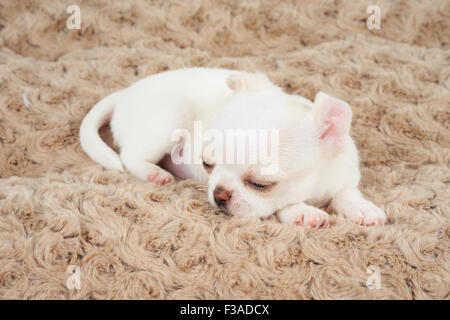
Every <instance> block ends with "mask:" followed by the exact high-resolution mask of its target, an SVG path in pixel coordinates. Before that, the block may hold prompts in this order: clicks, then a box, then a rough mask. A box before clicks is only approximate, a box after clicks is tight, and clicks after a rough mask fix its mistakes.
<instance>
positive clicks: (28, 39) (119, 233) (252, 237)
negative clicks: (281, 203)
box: [0, 0, 450, 299]
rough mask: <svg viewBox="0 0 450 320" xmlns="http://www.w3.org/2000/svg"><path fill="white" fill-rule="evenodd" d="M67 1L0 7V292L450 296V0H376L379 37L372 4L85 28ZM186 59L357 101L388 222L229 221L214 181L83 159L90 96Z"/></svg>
mask: <svg viewBox="0 0 450 320" xmlns="http://www.w3.org/2000/svg"><path fill="white" fill-rule="evenodd" d="M69 4H72V3H68V2H66V1H52V2H51V3H47V4H45V2H44V1H37V0H36V1H15V0H4V1H2V3H1V5H0V177H1V180H0V298H3V299H6V298H19V299H44V298H57V299H181V298H183V299H188V298H193V299H217V298H231V299H236V298H244V299H247V298H250V299H343V298H347V299H362V298H363V299H373V298H377V299H379V298H380V299H384V298H394V299H436V298H440V299H448V298H449V291H450V257H449V251H450V224H449V222H450V203H449V199H450V191H449V189H450V188H449V183H450V169H449V165H450V160H449V159H450V151H449V148H450V111H449V110H450V98H449V97H450V94H449V90H450V80H449V76H450V51H449V49H450V47H449V39H450V3H449V1H446V0H442V1H431V0H430V1H406V0H405V1H387V0H383V1H381V0H380V1H377V4H378V5H379V6H380V8H381V29H380V30H369V29H368V28H367V27H366V19H367V17H368V14H367V13H366V8H367V7H368V6H369V5H371V4H374V3H373V1H358V2H355V1H320V2H319V1H302V2H301V3H300V2H298V3H297V2H294V1H279V0H274V1H264V2H255V1H186V2H184V1H166V0H164V1H162V0H161V1H153V2H151V3H148V2H146V1H131V0H130V1H120V2H119V1H117V2H116V1H95V2H94V1H79V2H78V5H79V6H80V8H81V30H69V29H68V28H67V27H66V20H67V18H68V17H69V14H67V13H66V8H67V6H68V5H69ZM190 66H211V67H226V68H234V69H242V70H248V71H255V70H260V71H262V72H265V73H266V74H267V75H268V76H269V77H270V78H271V79H272V80H273V81H274V82H275V83H277V84H278V85H280V86H282V87H283V88H284V89H285V90H286V91H287V92H291V93H297V94H301V95H303V96H306V97H308V98H310V99H312V98H313V97H314V96H315V94H316V92H317V91H319V90H323V91H325V92H327V93H329V94H331V95H334V96H336V97H339V98H341V99H344V100H346V101H348V102H349V103H350V105H351V106H352V109H353V114H354V118H353V123H352V131H351V133H352V136H353V137H354V139H355V141H356V144H357V146H358V148H359V151H360V155H361V173H362V182H361V190H362V192H363V193H364V194H365V195H366V197H367V198H369V199H370V200H372V201H373V202H375V203H376V204H377V205H379V206H381V207H382V208H384V209H385V210H386V212H387V214H388V217H389V222H388V224H387V225H385V226H377V227H361V226H357V225H355V224H353V223H351V222H349V221H346V220H344V219H342V218H341V217H337V216H336V215H332V216H331V225H330V226H329V227H328V228H326V229H319V230H315V229H304V228H299V227H294V226H287V225H281V224H279V223H278V221H277V220H276V218H270V219H268V220H262V221H261V220H258V219H249V220H244V219H240V218H235V217H229V216H226V215H224V214H223V213H221V212H220V211H218V210H216V209H214V208H212V207H211V206H210V205H209V204H208V201H207V195H206V185H204V184H200V183H197V182H195V181H178V182H176V183H175V184H172V185H166V186H162V187H158V186H154V185H152V184H149V183H145V182H142V181H138V180H137V179H135V178H134V177H132V176H131V175H129V174H127V173H119V172H116V171H107V170H104V169H102V168H101V167H100V166H99V165H98V164H96V163H94V162H93V161H92V160H90V159H89V158H88V157H87V156H86V155H85V154H84V153H83V151H82V150H81V148H80V144H79V141H78V129H79V126H80V122H81V120H82V118H83V116H84V115H85V114H86V113H87V112H88V110H89V109H90V108H91V107H92V106H93V105H94V104H95V103H96V102H97V101H99V100H100V99H101V98H102V97H104V96H105V95H107V94H108V93H110V92H114V91H116V90H119V89H122V88H124V87H127V86H128V85H130V84H131V83H133V82H134V81H136V80H138V79H141V78H143V77H145V76H148V75H150V74H153V73H156V72H160V71H163V70H168V69H176V68H181V67H190ZM24 94H25V97H26V99H27V100H28V101H29V102H30V104H29V105H28V107H26V106H25V103H24ZM103 136H104V137H105V139H107V140H109V141H110V140H111V139H110V135H109V134H108V130H107V129H104V130H103ZM70 265H76V266H79V268H80V272H81V289H80V290H69V289H68V288H67V287H66V280H67V278H68V277H69V275H68V274H67V273H66V270H67V268H68V267H69V266H70ZM371 265H372V266H379V268H380V270H381V289H379V290H369V289H368V288H367V287H366V280H367V278H368V277H369V275H368V273H367V272H366V269H367V268H368V266H371Z"/></svg>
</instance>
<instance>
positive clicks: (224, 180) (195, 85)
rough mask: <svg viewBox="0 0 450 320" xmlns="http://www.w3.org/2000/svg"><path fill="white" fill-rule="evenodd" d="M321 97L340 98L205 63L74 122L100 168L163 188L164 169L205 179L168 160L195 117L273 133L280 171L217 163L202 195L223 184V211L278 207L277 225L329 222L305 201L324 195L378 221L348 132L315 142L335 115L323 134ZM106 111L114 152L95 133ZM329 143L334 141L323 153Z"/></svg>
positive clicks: (256, 212)
mask: <svg viewBox="0 0 450 320" xmlns="http://www.w3.org/2000/svg"><path fill="white" fill-rule="evenodd" d="M327 99H330V100H329V101H331V103H336V104H340V103H343V102H342V101H340V100H337V99H334V100H332V98H331V97H329V96H327V95H325V94H323V93H321V94H320V95H319V96H318V98H317V99H316V101H315V102H311V101H309V100H307V99H306V98H303V97H300V96H296V95H289V94H286V93H284V92H283V91H282V90H281V89H280V88H279V87H277V86H275V85H274V84H272V83H271V82H270V80H269V79H268V78H267V77H265V76H264V75H263V74H260V73H257V74H251V73H247V72H239V71H234V70H226V69H210V68H189V69H181V70H175V71H168V72H163V73H159V74H156V75H152V76H150V77H148V78H145V79H143V80H140V81H138V82H136V83H135V84H133V85H132V86H130V87H129V88H126V89H124V90H121V91H118V92H116V93H113V94H111V95H109V96H107V97H106V98H104V99H103V100H101V101H100V102H99V103H97V104H96V105H95V106H94V107H93V108H92V110H91V111H90V112H89V113H88V114H87V115H86V117H85V119H84V120H83V122H82V125H81V128H80V140H81V145H82V147H83V149H84V150H85V151H86V153H87V154H88V155H89V156H90V157H91V158H92V159H93V160H95V161H97V162H98V163H100V164H101V165H103V166H104V167H105V168H107V169H118V170H123V167H122V164H123V166H124V167H125V168H126V169H127V170H128V171H130V172H131V173H132V174H134V175H135V176H137V177H138V178H140V179H143V180H148V181H152V182H154V183H157V184H165V183H168V182H170V181H172V180H173V175H172V173H174V174H176V175H177V176H180V177H182V178H195V179H198V180H202V181H206V180H207V179H208V175H207V174H206V171H205V170H204V169H203V167H202V166H201V165H199V164H190V165H184V164H183V165H175V164H174V163H173V162H172V161H171V159H170V157H168V156H167V155H169V154H170V153H171V152H172V150H173V148H174V147H175V146H177V145H179V147H180V148H181V149H182V148H183V147H184V148H186V142H184V141H182V142H177V141H172V140H171V136H172V133H173V132H174V130H176V129H179V128H185V129H187V130H188V131H190V132H191V133H192V135H193V134H194V133H193V123H194V120H200V121H202V123H203V125H204V128H205V129H207V128H217V129H218V130H225V129H226V128H243V129H245V128H256V129H277V130H279V132H280V152H279V166H280V170H279V171H278V172H277V173H276V174H274V175H272V176H269V177H264V176H258V175H257V174H254V172H255V169H256V168H257V167H258V165H256V166H255V164H240V165H237V164H231V165H230V164H217V165H216V166H215V167H214V169H213V170H212V171H211V172H210V176H209V192H208V197H209V200H210V202H211V203H212V204H213V205H214V204H215V200H214V194H213V192H214V190H215V189H216V187H217V186H223V187H225V188H226V189H227V190H230V191H231V192H232V197H231V199H230V200H229V201H228V202H227V205H226V207H225V208H224V209H225V210H226V211H227V212H229V213H231V214H234V215H238V216H256V217H267V216H269V215H271V214H273V213H277V214H278V216H279V219H280V221H281V222H283V223H291V224H300V225H310V226H320V225H325V224H326V223H327V222H328V216H327V214H326V213H325V212H324V211H321V210H319V209H316V208H314V207H312V206H313V205H314V206H318V205H321V204H323V203H325V202H327V201H329V200H332V202H331V204H332V206H333V207H334V208H335V210H336V211H337V213H338V214H342V215H344V216H345V217H347V218H349V219H350V220H352V221H354V222H356V223H360V224H364V225H372V224H379V223H384V222H385V221H386V215H385V214H384V212H383V211H382V210H381V209H379V208H378V207H376V206H375V205H374V204H372V203H371V202H369V201H367V200H365V199H364V198H363V197H362V195H361V193H360V192H359V191H358V190H357V186H358V183H359V179H360V174H359V167H358V166H359V165H358V153H357V150H356V147H355V145H354V143H353V141H352V139H351V137H350V135H348V133H347V134H346V135H345V136H344V137H343V139H341V141H340V143H339V144H338V143H337V140H336V141H334V140H333V139H332V138H330V139H327V140H326V141H325V140H324V141H322V140H320V139H319V136H320V134H321V132H325V131H326V130H327V129H328V128H329V126H330V125H331V126H332V125H334V124H336V125H338V126H340V124H339V121H340V120H336V121H335V123H334V122H333V121H334V120H333V119H332V120H331V122H330V123H329V124H326V125H324V127H323V130H322V129H319V128H318V126H320V124H318V123H319V122H318V121H319V120H320V121H321V119H322V118H321V117H322V116H321V117H319V116H317V115H316V113H317V112H319V111H320V110H319V111H318V107H317V105H318V104H319V103H323V101H328V100H327ZM319 100H320V101H319ZM349 108H350V107H348V109H345V108H344V109H343V110H347V111H349V110H350V111H349V112H350V115H349V116H350V119H351V109H349ZM110 117H111V121H110V125H111V130H112V133H113V137H114V143H115V144H116V145H117V146H118V147H119V148H120V157H119V156H118V155H117V154H116V153H115V152H114V151H113V150H112V149H110V148H109V147H108V146H107V145H106V144H105V143H104V142H103V141H102V140H101V139H100V137H99V135H98V130H99V128H100V127H101V126H102V125H103V124H104V123H106V122H107V121H108V120H109V118H110ZM323 117H325V116H323ZM317 119H319V120H317ZM344 120H345V119H344ZM344 120H342V121H344ZM345 121H347V122H348V116H347V119H346V120H345ZM348 125H349V123H348ZM320 130H322V131H320ZM346 130H347V129H346ZM327 144H330V145H333V146H337V147H336V148H334V149H331V148H328V147H327ZM328 149H329V150H333V151H332V152H331V151H330V152H327V151H326V150H328ZM335 149H336V150H337V151H336V150H335ZM205 160H208V159H205ZM208 161H211V159H209V160H208ZM158 163H159V164H160V165H161V166H163V167H164V168H166V169H168V170H169V171H171V172H172V173H170V172H169V171H166V170H165V169H163V168H161V167H160V166H158ZM249 174H250V175H251V176H252V179H253V178H254V177H257V178H258V179H262V180H264V179H269V180H270V181H276V186H275V187H274V188H273V190H272V189H271V191H269V192H261V191H256V190H253V189H252V188H251V187H249V185H248V184H246V182H245V179H244V176H246V175H249Z"/></svg>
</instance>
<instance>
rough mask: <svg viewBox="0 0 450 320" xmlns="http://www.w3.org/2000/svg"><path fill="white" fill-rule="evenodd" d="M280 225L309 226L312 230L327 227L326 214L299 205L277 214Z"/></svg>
mask: <svg viewBox="0 0 450 320" xmlns="http://www.w3.org/2000/svg"><path fill="white" fill-rule="evenodd" d="M278 217H279V219H280V221H281V222H282V223H290V224H295V225H298V226H309V227H314V228H319V227H324V226H326V225H328V214H327V213H326V212H325V211H322V210H320V209H317V208H315V207H312V206H309V205H306V204H299V205H294V206H291V207H288V208H285V209H282V210H281V211H280V212H279V213H278Z"/></svg>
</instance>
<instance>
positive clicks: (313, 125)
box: [203, 90, 351, 217]
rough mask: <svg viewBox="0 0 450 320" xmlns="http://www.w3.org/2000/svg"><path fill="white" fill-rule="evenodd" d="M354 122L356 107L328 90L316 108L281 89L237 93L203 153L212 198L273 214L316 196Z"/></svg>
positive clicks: (252, 212)
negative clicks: (328, 162)
mask: <svg viewBox="0 0 450 320" xmlns="http://www.w3.org/2000/svg"><path fill="white" fill-rule="evenodd" d="M350 122H351V109H350V107H349V106H348V104H346V103H345V102H343V101H340V100H337V99H335V98H332V97H330V96H328V95H326V94H324V93H319V94H318V95H317V97H316V99H315V101H314V103H312V108H311V106H308V105H307V103H305V101H302V100H301V99H299V98H298V97H296V96H291V95H288V94H285V93H283V92H281V91H271V90H266V91H252V92H239V93H236V95H235V96H234V97H233V98H231V99H230V100H229V101H228V103H227V104H225V105H224V107H223V108H222V109H221V110H220V111H219V112H218V113H217V115H216V117H215V119H214V121H213V125H212V127H213V128H214V130H215V134H213V136H214V137H211V139H210V143H209V144H207V145H206V146H205V148H204V150H203V166H204V168H205V170H206V171H207V172H208V174H209V176H210V177H209V190H208V198H209V201H210V202H211V204H213V205H217V206H218V207H220V208H222V209H223V210H225V211H226V212H228V213H229V214H232V215H236V216H242V217H267V216H269V215H271V214H272V213H274V212H276V211H278V210H279V209H281V208H283V207H285V206H287V205H289V204H292V203H298V202H300V201H305V200H307V199H310V198H312V197H314V193H315V192H316V190H315V189H316V186H317V185H318V179H319V176H320V171H321V166H322V165H323V163H324V161H325V160H326V159H330V158H333V157H334V156H336V155H337V154H339V153H340V152H341V150H342V148H343V143H344V140H345V137H346V135H348V131H349V127H350Z"/></svg>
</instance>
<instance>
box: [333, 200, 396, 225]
mask: <svg viewBox="0 0 450 320" xmlns="http://www.w3.org/2000/svg"><path fill="white" fill-rule="evenodd" d="M335 209H336V211H337V212H338V213H339V214H342V215H343V216H345V217H346V218H348V219H350V220H351V221H353V222H354V223H357V224H359V225H363V226H374V225H378V224H384V223H385V222H386V221H387V217H386V214H385V213H384V211H383V210H381V209H380V208H378V207H377V206H376V205H374V204H373V203H372V202H370V201H368V200H366V199H363V198H360V199H357V200H352V201H349V200H346V201H341V202H340V203H338V205H337V206H335Z"/></svg>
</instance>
